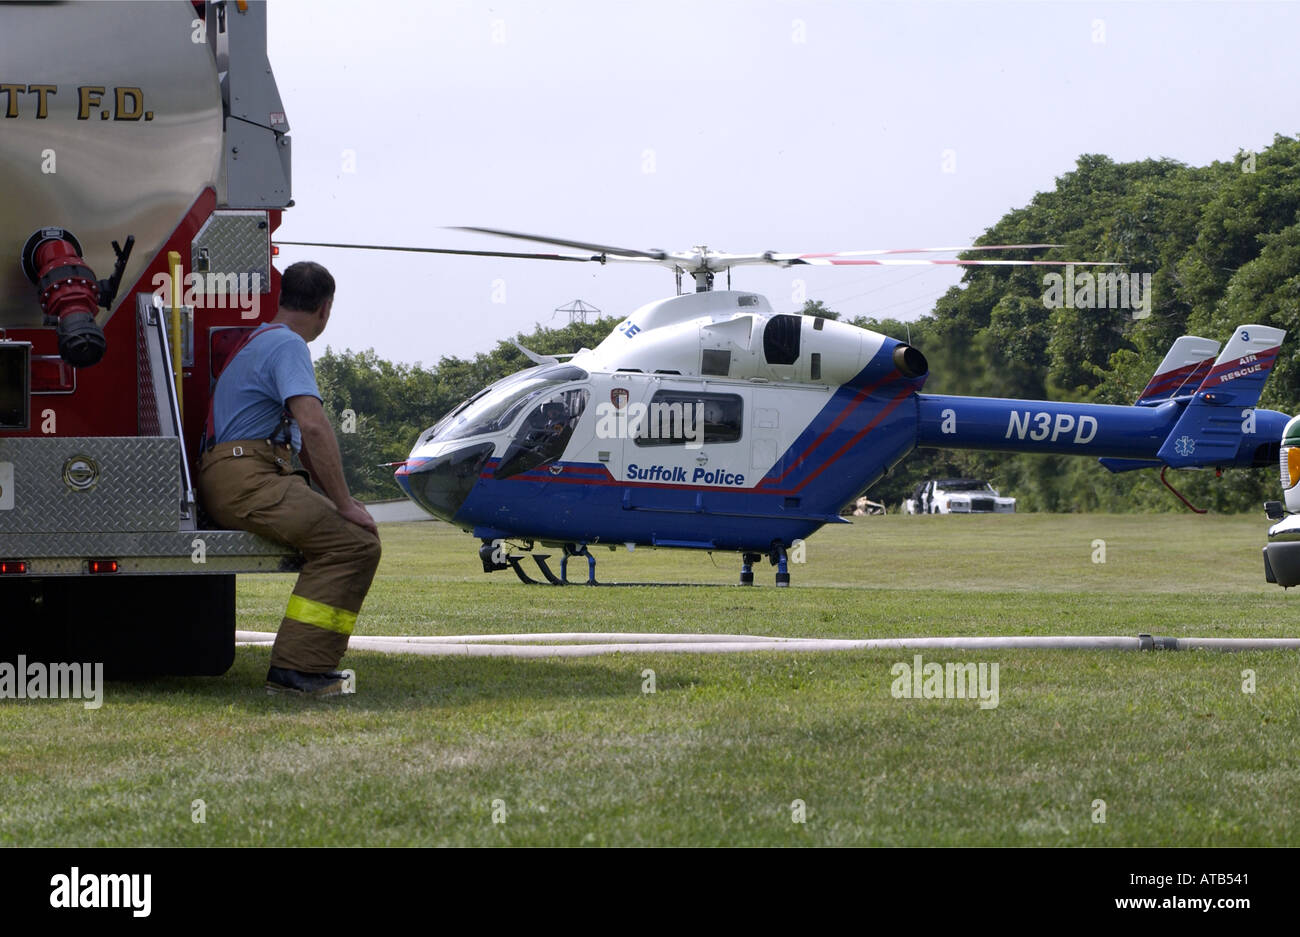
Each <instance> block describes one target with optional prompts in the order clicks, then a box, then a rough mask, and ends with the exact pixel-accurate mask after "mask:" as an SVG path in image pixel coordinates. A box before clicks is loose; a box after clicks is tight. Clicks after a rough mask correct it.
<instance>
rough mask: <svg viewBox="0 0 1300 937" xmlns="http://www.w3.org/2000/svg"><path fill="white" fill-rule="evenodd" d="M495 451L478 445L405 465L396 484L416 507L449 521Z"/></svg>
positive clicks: (399, 472) (482, 444)
mask: <svg viewBox="0 0 1300 937" xmlns="http://www.w3.org/2000/svg"><path fill="white" fill-rule="evenodd" d="M494 448H495V445H494V444H493V443H490V442H487V443H478V444H477V445H473V446H466V447H464V448H462V449H454V450H452V451H451V452H444V453H443V454H442V455H439V456H436V457H434V458H432V459H426V460H425V461H423V462H420V463H418V464H413V463H410V462H408V464H407V465H405V466H403V467H402V468H401V469H400V470H399V471H398V472H397V481H398V483H399V484H400V485H401V486H402V487H403V488H404V489H406V493H407V494H408V495H410V496H411V498H412V499H413V500H414V501H415V503H416V504H418V505H419V506H420V507H422V508H424V509H425V510H426V511H428V512H429V513H430V514H433V515H436V516H437V517H441V518H442V519H443V520H446V521H449V520H451V519H452V518H453V517H455V516H456V512H457V511H459V510H460V506H461V505H462V504H464V503H465V499H466V498H468V497H469V493H470V491H471V490H472V489H473V487H474V485H475V484H476V483H477V482H478V477H479V473H480V472H482V471H483V466H484V464H486V462H487V460H488V459H489V458H490V457H491V455H492V450H493V449H494Z"/></svg>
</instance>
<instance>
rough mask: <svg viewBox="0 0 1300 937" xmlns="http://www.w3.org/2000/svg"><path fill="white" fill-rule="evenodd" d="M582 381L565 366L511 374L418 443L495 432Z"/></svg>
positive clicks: (584, 375) (581, 373) (579, 371)
mask: <svg viewBox="0 0 1300 937" xmlns="http://www.w3.org/2000/svg"><path fill="white" fill-rule="evenodd" d="M586 378H587V372H586V371H584V370H582V368H577V367H574V366H573V365H568V364H561V365H551V366H549V367H546V366H543V367H538V368H529V369H528V370H527V371H520V372H519V373H518V374H512V375H510V377H507V378H503V379H502V380H500V381H497V383H495V384H493V385H492V386H491V387H489V388H487V389H486V390H484V391H482V392H480V393H478V394H476V395H475V396H473V397H471V398H469V400H467V401H465V402H464V403H462V404H461V405H460V406H459V407H457V408H456V409H454V410H452V411H451V412H450V413H449V414H447V415H446V416H445V417H443V418H442V419H441V420H439V421H438V422H437V423H435V424H434V425H433V427H432V428H430V429H428V430H425V432H424V434H423V435H422V436H421V437H420V442H421V443H425V442H443V441H445V440H449V439H465V438H467V437H470V436H482V435H485V434H487V433H495V432H499V431H500V430H503V429H505V428H506V427H507V426H509V425H510V424H511V423H512V422H513V421H514V419H515V418H516V417H517V416H518V415H519V414H520V413H521V412H522V411H523V410H524V409H525V408H527V407H528V406H529V405H531V404H535V403H538V402H540V400H541V398H542V397H545V396H547V395H548V392H551V391H554V390H555V389H556V388H557V387H559V386H560V385H563V384H569V383H571V382H573V381H581V380H585V379H586Z"/></svg>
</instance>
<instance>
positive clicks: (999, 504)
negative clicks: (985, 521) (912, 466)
mask: <svg viewBox="0 0 1300 937" xmlns="http://www.w3.org/2000/svg"><path fill="white" fill-rule="evenodd" d="M1015 512H1016V499H1015V498H1004V497H1002V496H1001V495H999V494H998V493H997V491H996V490H995V489H994V487H993V486H992V485H990V484H989V483H988V482H986V481H980V480H979V479H975V478H936V479H931V480H930V481H928V482H922V483H921V484H920V485H917V486H916V490H915V491H913V492H912V496H911V497H910V498H908V499H907V500H906V501H904V502H903V513H904V514H1014V513H1015Z"/></svg>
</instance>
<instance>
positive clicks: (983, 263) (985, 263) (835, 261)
mask: <svg viewBox="0 0 1300 937" xmlns="http://www.w3.org/2000/svg"><path fill="white" fill-rule="evenodd" d="M783 263H787V264H789V265H791V266H794V265H798V264H807V265H809V266H814V267H915V266H924V265H926V264H936V265H940V266H949V267H1064V266H1066V265H1074V266H1076V267H1122V266H1124V264H1123V263H1121V262H1119V261H1115V260H910V259H909V260H852V259H844V258H842V257H839V256H833V257H805V258H798V259H794V260H789V261H783Z"/></svg>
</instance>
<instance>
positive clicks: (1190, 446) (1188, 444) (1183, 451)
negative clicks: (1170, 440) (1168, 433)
mask: <svg viewBox="0 0 1300 937" xmlns="http://www.w3.org/2000/svg"><path fill="white" fill-rule="evenodd" d="M1174 450H1175V451H1176V452H1177V453H1178V454H1179V455H1181V456H1189V455H1191V454H1192V453H1193V452H1195V451H1196V440H1194V439H1193V438H1192V437H1191V436H1179V437H1178V441H1177V442H1176V443H1174Z"/></svg>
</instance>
